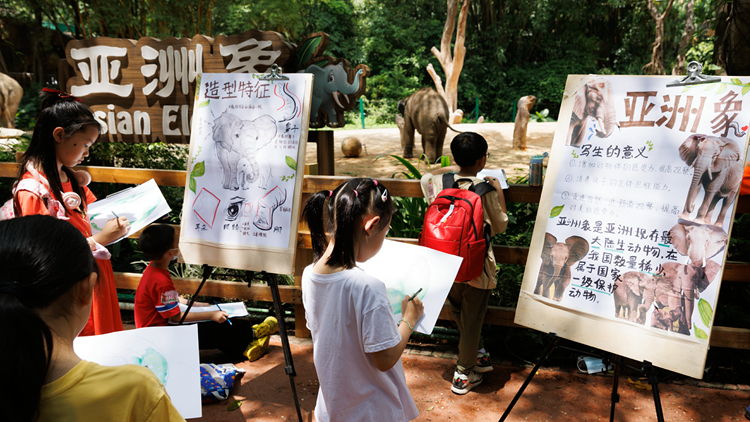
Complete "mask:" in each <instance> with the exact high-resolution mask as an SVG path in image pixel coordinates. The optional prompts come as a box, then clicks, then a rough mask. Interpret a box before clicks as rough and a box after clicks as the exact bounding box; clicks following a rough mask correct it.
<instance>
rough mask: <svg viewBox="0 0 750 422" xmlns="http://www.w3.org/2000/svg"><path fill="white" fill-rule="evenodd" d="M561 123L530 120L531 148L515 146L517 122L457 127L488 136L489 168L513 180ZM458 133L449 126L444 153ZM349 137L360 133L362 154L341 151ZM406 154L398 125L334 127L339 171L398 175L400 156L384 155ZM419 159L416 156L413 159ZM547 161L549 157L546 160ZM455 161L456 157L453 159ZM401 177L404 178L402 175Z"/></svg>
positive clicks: (309, 157) (313, 157)
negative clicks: (514, 133) (515, 124)
mask: <svg viewBox="0 0 750 422" xmlns="http://www.w3.org/2000/svg"><path fill="white" fill-rule="evenodd" d="M556 125H557V123H555V122H551V123H529V126H528V130H527V147H528V148H527V150H526V151H519V150H512V149H511V146H512V144H513V123H482V124H460V125H454V126H453V127H455V128H456V130H459V131H462V132H463V131H471V132H477V133H480V134H481V135H482V136H484V137H485V139H487V143H488V145H489V152H490V157H489V159H488V162H487V168H502V169H505V174H506V176H507V177H508V179H509V180H513V178H514V177H517V176H527V175H528V173H529V158H530V157H531V156H532V155H537V154H543V153H544V152H549V151H550V148H551V147H552V138H553V137H554V134H555V127H556ZM456 135H458V133H456V132H453V131H451V130H450V129H449V130H448V134H447V135H446V137H445V146H444V148H443V154H444V155H449V156H450V143H451V141H452V140H453V138H454V137H455V136H456ZM348 137H356V138H357V139H359V141H360V142H361V143H362V145H363V148H362V154H361V155H360V156H359V157H358V158H347V157H345V156H344V153H343V152H342V151H341V143H342V142H343V141H344V139H346V138H348ZM421 153H422V137H421V136H420V135H419V134H418V133H415V139H414V155H415V156H418V155H419V154H421ZM391 154H394V155H399V156H401V155H403V150H402V148H401V137H400V134H399V131H398V128H390V129H355V130H337V131H334V160H335V162H336V165H335V169H336V175H342V176H356V177H372V178H388V177H395V176H394V174H398V173H400V172H402V171H404V170H405V168H404V166H403V165H401V163H399V162H398V161H397V160H395V159H393V158H390V157H384V158H380V159H378V160H377V161H375V160H376V158H378V157H380V156H383V155H391ZM305 160H306V162H307V163H315V162H317V145H316V144H314V143H308V145H307V153H306V157H305ZM410 161H411V162H412V163H416V162H417V160H416V159H412V160H410ZM545 162H546V160H545ZM451 163H453V161H452V160H451ZM417 168H418V169H419V170H420V171H423V172H424V170H427V165H426V164H424V163H422V164H420V165H419V166H418V167H417ZM399 178H403V176H400V177H399Z"/></svg>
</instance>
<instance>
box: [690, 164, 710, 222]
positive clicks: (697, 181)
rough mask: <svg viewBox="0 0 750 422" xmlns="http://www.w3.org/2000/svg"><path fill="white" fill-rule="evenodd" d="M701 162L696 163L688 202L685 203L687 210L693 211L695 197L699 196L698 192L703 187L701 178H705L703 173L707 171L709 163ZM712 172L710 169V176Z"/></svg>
mask: <svg viewBox="0 0 750 422" xmlns="http://www.w3.org/2000/svg"><path fill="white" fill-rule="evenodd" d="M699 164H702V163H695V169H694V170H693V179H692V180H691V181H690V190H688V196H687V203H686V204H685V209H686V210H687V212H693V208H695V198H697V197H698V192H700V189H701V179H702V178H703V173H705V172H706V169H707V168H708V165H699ZM709 164H710V163H709ZM710 174H711V172H710V171H709V177H710Z"/></svg>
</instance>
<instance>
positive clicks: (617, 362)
mask: <svg viewBox="0 0 750 422" xmlns="http://www.w3.org/2000/svg"><path fill="white" fill-rule="evenodd" d="M547 341H548V344H547V348H546V349H545V350H544V353H543V354H542V356H541V357H540V358H539V361H538V362H537V363H536V365H534V369H532V370H531V373H530V374H529V376H528V377H526V381H524V383H523V385H521V388H520V389H519V390H518V392H517V393H516V395H515V397H513V400H511V402H510V404H509V405H508V407H507V408H506V409H505V412H504V413H503V416H502V417H501V418H500V421H499V422H503V421H504V420H505V419H506V418H507V417H508V415H510V412H511V410H513V406H515V405H516V402H517V401H518V399H520V398H521V395H522V394H523V392H524V390H526V387H528V385H529V384H530V383H531V380H532V379H533V378H534V375H536V373H537V371H538V370H539V368H540V367H541V366H542V364H543V363H544V361H545V360H547V357H549V355H550V353H552V351H553V350H555V348H557V347H558V346H559V343H560V337H558V336H557V334H555V333H549V334H547ZM560 347H562V346H560ZM603 362H604V366H605V367H609V364H612V365H614V367H615V374H614V375H615V376H614V380H613V382H612V394H611V396H610V400H611V403H612V407H611V408H610V413H609V420H610V422H614V420H615V405H616V404H617V403H619V402H620V395H619V394H618V393H617V385H618V383H619V381H620V367H621V366H624V367H626V368H629V369H633V370H636V371H639V372H641V373H642V374H643V375H645V376H647V377H648V383H649V384H650V385H651V390H652V391H653V393H654V407H655V408H656V420H657V421H659V422H664V413H663V412H662V408H661V398H660V397H659V378H658V375H657V373H656V367H654V366H653V365H652V364H651V362H648V361H643V366H642V367H641V368H640V369H639V368H635V367H632V366H629V365H625V364H624V363H623V362H622V356H618V355H614V354H613V355H612V357H611V358H606V359H603Z"/></svg>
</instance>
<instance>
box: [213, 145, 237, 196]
mask: <svg viewBox="0 0 750 422" xmlns="http://www.w3.org/2000/svg"><path fill="white" fill-rule="evenodd" d="M216 147H217V148H218V149H217V151H216V153H217V155H218V158H219V164H220V165H221V169H222V180H221V187H223V188H224V189H230V186H231V183H233V182H232V180H231V177H232V171H231V164H230V158H229V155H230V154H229V151H227V150H226V149H224V148H223V147H222V146H221V145H220V144H219V143H218V142H217V145H216ZM236 165H237V164H236V163H235V166H236ZM235 169H236V167H235ZM235 177H236V176H235ZM234 183H237V180H236V179H235V180H234Z"/></svg>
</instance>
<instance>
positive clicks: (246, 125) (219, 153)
mask: <svg viewBox="0 0 750 422" xmlns="http://www.w3.org/2000/svg"><path fill="white" fill-rule="evenodd" d="M212 136H213V140H214V142H216V157H217V158H218V159H219V164H220V165H221V168H222V170H223V177H222V181H221V184H222V187H223V188H224V189H230V190H238V189H239V188H240V184H239V182H238V178H237V170H238V163H239V161H240V160H241V159H243V158H245V159H246V165H245V168H243V169H242V171H243V172H244V173H245V179H246V180H247V181H248V182H250V183H252V182H254V181H255V179H256V178H258V176H259V175H260V168H259V166H258V160H257V159H256V152H257V151H258V150H259V149H261V148H262V147H264V146H265V145H267V144H268V143H270V142H271V140H272V139H273V137H274V136H276V120H274V118H273V117H271V116H269V115H267V114H266V115H263V116H260V117H258V118H257V119H255V120H252V121H250V120H242V119H240V118H239V117H237V116H235V115H234V114H231V113H229V112H227V111H225V112H224V113H222V114H221V116H219V117H218V118H216V119H215V120H214V125H213V129H212Z"/></svg>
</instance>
